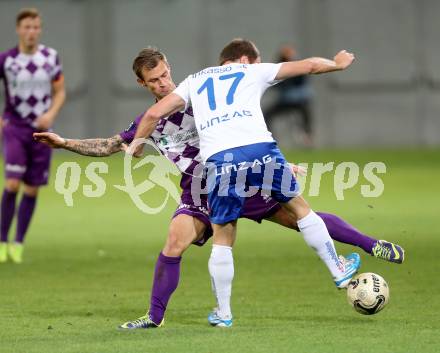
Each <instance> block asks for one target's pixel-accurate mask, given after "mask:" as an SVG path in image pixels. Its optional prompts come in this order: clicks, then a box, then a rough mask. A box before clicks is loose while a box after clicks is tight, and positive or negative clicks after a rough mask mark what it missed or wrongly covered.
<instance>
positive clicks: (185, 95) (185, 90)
mask: <svg viewBox="0 0 440 353" xmlns="http://www.w3.org/2000/svg"><path fill="white" fill-rule="evenodd" d="M173 93H175V94H177V95H178V96H179V97H180V98H182V99H183V100H184V101H185V108H184V109H182V111H185V110H186V109H188V107H189V106H190V105H191V94H190V89H189V77H187V78H186V79H185V80H183V81H182V82H181V83H180V85H179V86H177V88H176V89H175V90H174V91H173Z"/></svg>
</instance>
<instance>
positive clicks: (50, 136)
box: [33, 132, 66, 148]
mask: <svg viewBox="0 0 440 353" xmlns="http://www.w3.org/2000/svg"><path fill="white" fill-rule="evenodd" d="M33 136H34V140H35V141H38V142H41V143H44V144H45V145H48V146H50V147H52V148H61V147H64V146H65V145H66V140H65V139H63V138H62V137H61V136H59V135H57V134H54V133H53V132H34V134H33Z"/></svg>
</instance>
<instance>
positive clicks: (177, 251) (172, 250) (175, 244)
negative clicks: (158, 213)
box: [163, 227, 193, 256]
mask: <svg viewBox="0 0 440 353" xmlns="http://www.w3.org/2000/svg"><path fill="white" fill-rule="evenodd" d="M192 241H193V238H192V237H191V236H190V235H189V234H185V233H184V232H182V231H181V230H178V229H175V228H174V227H170V230H169V232H168V239H167V242H166V244H165V248H164V250H163V254H164V255H165V256H180V255H182V254H183V253H184V252H185V250H186V249H187V248H188V247H189V246H190V245H191V243H192Z"/></svg>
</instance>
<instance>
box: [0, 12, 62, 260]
mask: <svg viewBox="0 0 440 353" xmlns="http://www.w3.org/2000/svg"><path fill="white" fill-rule="evenodd" d="M16 32H17V35H18V46H16V47H14V48H12V49H9V50H7V51H4V52H1V53H0V78H1V79H3V82H4V87H5V93H6V94H5V96H6V100H5V107H4V111H3V115H2V116H1V124H2V135H3V158H4V164H5V178H6V182H5V188H4V190H3V196H2V200H1V210H0V213H1V223H0V233H1V234H0V235H1V239H0V263H3V262H6V261H7V257H8V255H9V257H10V258H11V260H12V261H13V262H15V263H21V262H22V256H23V242H24V238H25V235H26V232H27V230H28V227H29V224H30V222H31V219H32V215H33V212H34V209H35V204H36V199H37V195H38V189H39V187H40V186H42V185H46V184H47V182H48V174H49V166H50V159H51V149H50V148H49V147H48V146H45V145H43V144H40V143H37V142H36V141H34V139H33V138H32V134H33V133H34V132H35V131H46V130H48V129H50V128H51V126H52V124H53V123H54V121H55V118H56V116H57V115H58V113H59V111H60V109H61V107H62V105H63V103H64V101H65V97H66V94H65V89H64V78H63V74H62V69H61V64H60V60H59V57H58V54H57V52H56V51H55V50H54V49H52V48H49V47H47V46H45V45H42V44H40V43H39V40H40V35H41V16H40V14H39V12H38V10H36V9H33V8H28V9H23V10H21V11H20V12H19V13H18V15H17V18H16ZM21 184H23V196H22V198H21V201H20V204H19V206H18V211H17V232H16V236H15V242H14V243H12V244H10V245H9V246H8V233H9V229H10V226H11V223H12V220H13V218H14V215H15V211H16V205H15V204H16V198H17V193H18V191H19V189H20V186H21Z"/></svg>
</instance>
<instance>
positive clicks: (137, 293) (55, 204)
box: [0, 149, 440, 353]
mask: <svg viewBox="0 0 440 353" xmlns="http://www.w3.org/2000/svg"><path fill="white" fill-rule="evenodd" d="M289 157H290V159H291V160H292V161H295V162H314V161H319V162H327V161H332V160H333V161H337V162H340V161H356V162H358V163H359V164H360V165H364V164H365V163H367V162H369V161H383V162H385V163H386V165H387V173H386V174H385V175H384V176H382V177H383V181H384V184H385V192H384V194H383V195H382V196H381V197H379V198H369V199H367V198H363V197H361V195H360V184H361V183H362V182H363V181H365V180H364V179H361V180H360V182H359V184H358V185H356V186H355V187H353V188H352V189H351V190H349V191H347V192H346V193H345V200H344V201H337V200H336V198H335V195H334V193H333V177H332V174H326V175H324V176H323V178H322V184H321V193H320V196H319V197H307V193H306V197H307V198H308V200H309V202H310V204H311V205H312V207H313V209H314V210H321V211H327V212H332V213H335V214H337V215H339V216H341V217H343V218H344V219H346V220H347V221H349V222H350V223H352V224H353V225H355V226H356V227H358V228H359V229H361V230H363V231H365V232H366V233H368V234H371V235H374V236H376V237H378V238H379V239H381V238H384V239H387V240H392V241H396V242H398V243H399V244H401V245H402V246H404V247H405V249H406V256H407V259H406V262H405V263H404V264H403V265H395V264H390V263H387V262H384V261H381V260H377V259H375V258H372V257H370V256H368V255H367V254H365V253H364V252H363V251H362V250H359V252H360V254H361V256H362V261H363V266H362V269H361V272H370V271H371V272H377V273H379V274H380V275H382V276H383V277H384V278H385V279H386V280H387V281H388V283H389V285H390V292H391V300H390V303H389V305H388V307H386V308H385V309H384V311H383V312H381V313H379V314H378V315H375V316H362V315H360V314H357V313H356V312H355V311H354V310H353V309H351V308H350V307H349V305H348V303H347V301H346V294H345V291H338V290H336V289H335V288H334V285H333V284H332V281H331V279H330V276H329V274H328V273H327V270H326V269H325V268H324V266H323V265H322V264H321V263H320V261H319V260H318V259H317V257H316V256H315V254H314V253H313V252H312V251H311V250H310V249H308V248H307V246H306V244H305V243H304V242H303V240H302V239H301V236H300V235H299V234H298V233H296V232H292V231H289V230H286V229H282V228H281V227H279V226H277V225H275V224H271V223H268V222H263V224H262V225H258V224H256V223H252V222H250V221H240V222H239V229H238V238H237V242H236V245H235V248H234V257H235V266H236V272H235V273H236V275H235V280H234V286H233V299H232V305H233V312H234V327H233V328H231V329H215V328H211V327H209V326H208V324H207V321H206V317H207V314H208V312H209V310H210V309H211V308H212V306H213V298H212V295H211V291H210V284H209V277H208V270H207V261H208V257H209V254H210V250H211V246H210V244H208V245H207V246H205V247H203V248H198V247H191V248H190V249H189V250H188V251H187V253H185V255H184V258H183V262H182V276H181V280H180V286H179V288H178V289H177V291H176V292H175V294H174V296H173V297H172V298H171V301H170V305H169V308H168V312H167V315H166V323H165V326H164V327H163V328H161V329H157V330H150V331H136V332H120V331H118V330H117V329H116V327H117V325H118V324H120V323H122V322H124V321H126V320H128V319H134V318H136V317H138V316H141V315H143V314H144V312H145V310H146V309H147V304H148V300H149V295H150V288H151V280H152V275H153V266H154V262H155V259H156V257H157V255H158V254H159V252H160V250H161V247H162V245H163V243H164V239H165V236H166V233H167V224H168V222H169V218H170V216H171V215H172V212H173V210H174V208H175V203H173V202H172V201H170V202H169V203H168V204H167V207H166V208H165V209H164V210H163V211H162V212H161V213H160V214H159V215H155V216H149V215H144V214H143V213H141V212H140V211H139V210H137V209H136V207H135V206H134V204H133V203H132V201H131V200H130V198H129V197H128V195H127V194H125V193H123V192H121V191H119V190H117V189H115V188H114V187H113V185H114V184H122V183H123V177H122V162H123V159H122V155H119V156H114V157H112V158H107V159H92V158H82V157H77V156H75V155H74V154H71V153H58V154H57V155H56V158H55V160H54V162H53V165H52V178H51V184H50V185H49V186H48V187H47V188H45V189H44V190H42V192H41V196H40V199H39V201H38V207H37V211H36V215H35V218H34V220H33V224H32V226H31V230H30V233H29V234H28V241H27V244H26V249H25V253H24V260H25V262H24V263H23V264H22V265H13V264H11V263H7V264H2V265H0V352H2V353H3V352H4V353H13V352H20V353H22V352H23V353H33V352H38V353H51V352H53V353H55V352H56V353H62V352H81V353H86V352H93V353H97V352H106V353H110V352H127V353H134V352H154V353H160V352H167V353H170V352H230V353H232V352H240V353H243V352H276V353H279V352H312V353H319V352H359V353H360V352H381V353H384V352H390V353H398V352H402V353H408V352H422V353H428V352H439V350H440V348H439V347H440V339H439V332H440V331H439V329H440V325H439V313H440V295H439V293H440V285H439V282H440V281H439V279H438V277H437V276H438V273H439V270H440V267H439V254H440V231H439V229H440V228H439V223H438V222H437V221H438V220H439V219H440V202H439V196H440V186H439V183H440V150H438V149H437V150H435V149H433V150H426V149H424V150H421V149H418V150H405V151H402V150H400V151H399V150H396V151H393V150H377V151H374V150H373V151H351V152H348V151H342V150H341V151H336V150H334V151H312V152H308V151H302V152H296V153H291V154H289ZM65 160H67V161H78V162H79V163H80V164H81V166H82V168H83V173H84V168H85V166H86V165H87V163H89V162H91V161H105V162H107V163H108V164H109V173H108V174H106V175H103V178H104V180H105V181H106V184H107V190H106V193H105V195H104V196H103V197H101V198H86V197H84V196H82V187H83V185H84V184H89V182H88V181H87V179H86V178H85V177H84V174H83V176H82V178H81V183H80V186H79V189H78V191H77V192H76V193H75V194H74V195H73V201H74V205H73V207H67V206H66V205H65V203H64V200H63V197H62V196H61V195H60V194H58V193H56V192H55V189H54V180H55V171H56V168H57V166H58V165H60V163H62V162H63V161H65ZM163 196H164V195H163V192H162V191H160V190H152V191H150V192H149V193H147V194H145V196H144V198H145V199H146V200H147V201H148V202H150V203H151V204H154V203H155V202H159V201H158V200H159V199H160V198H161V197H163ZM11 233H13V232H11ZM336 245H337V249H338V251H339V252H340V253H348V252H350V251H352V250H353V248H352V247H350V246H347V245H341V244H336Z"/></svg>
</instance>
